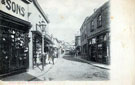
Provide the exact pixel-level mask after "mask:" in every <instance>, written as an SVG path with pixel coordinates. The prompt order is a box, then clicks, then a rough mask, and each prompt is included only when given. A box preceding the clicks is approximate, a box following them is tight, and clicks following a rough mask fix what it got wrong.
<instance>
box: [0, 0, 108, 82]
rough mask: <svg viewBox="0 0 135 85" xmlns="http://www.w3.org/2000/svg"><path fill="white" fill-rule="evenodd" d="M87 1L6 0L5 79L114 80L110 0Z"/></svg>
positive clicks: (1, 14)
mask: <svg viewBox="0 0 135 85" xmlns="http://www.w3.org/2000/svg"><path fill="white" fill-rule="evenodd" d="M81 2H82V0H79V1H78V2H74V0H67V1H62V0H55V1H53V0H0V6H1V8H0V80H2V81H66V80H69V81H96V80H97V81H104V80H109V79H110V70H111V69H110V67H109V66H110V25H109V23H110V16H109V8H110V6H109V1H108V0H101V1H99V2H97V1H93V0H86V1H83V2H82V3H81ZM54 3H55V4H54ZM52 4H53V5H52ZM88 10H89V11H88Z"/></svg>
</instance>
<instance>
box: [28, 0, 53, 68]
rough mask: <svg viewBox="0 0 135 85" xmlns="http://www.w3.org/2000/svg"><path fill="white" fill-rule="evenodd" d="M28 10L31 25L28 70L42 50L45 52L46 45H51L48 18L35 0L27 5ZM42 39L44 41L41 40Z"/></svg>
mask: <svg viewBox="0 0 135 85" xmlns="http://www.w3.org/2000/svg"><path fill="white" fill-rule="evenodd" d="M28 10H29V13H28V17H29V22H31V24H32V28H31V29H30V32H29V36H30V43H29V68H32V67H33V66H34V65H35V62H34V61H35V59H37V58H38V56H39V54H41V53H42V50H44V51H46V50H47V49H46V45H47V44H49V43H51V39H50V37H48V27H47V26H48V24H49V20H48V17H47V16H46V14H45V13H44V11H43V10H42V9H41V7H40V5H39V4H38V2H37V0H33V2H32V3H31V4H30V5H29V9H28ZM43 34H44V36H43ZM43 37H44V39H42V38H43ZM43 40H44V41H43ZM43 44H44V46H43ZM42 47H43V48H42Z"/></svg>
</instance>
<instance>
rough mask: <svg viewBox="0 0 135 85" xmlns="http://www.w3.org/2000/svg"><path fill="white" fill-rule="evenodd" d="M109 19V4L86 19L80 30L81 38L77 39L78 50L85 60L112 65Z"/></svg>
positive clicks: (77, 37)
mask: <svg viewBox="0 0 135 85" xmlns="http://www.w3.org/2000/svg"><path fill="white" fill-rule="evenodd" d="M109 18H110V16H109V2H106V3H105V4H103V5H102V6H101V7H100V8H98V9H97V10H94V13H93V14H92V15H91V16H89V17H86V18H85V20H84V22H83V24H82V26H81V28H80V36H76V37H75V41H76V43H75V46H76V50H79V51H80V54H81V56H82V57H83V58H84V59H87V60H90V61H94V62H98V63H103V64H109V63H110V25H109V23H110V21H109Z"/></svg>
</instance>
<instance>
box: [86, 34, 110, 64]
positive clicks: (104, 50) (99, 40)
mask: <svg viewBox="0 0 135 85" xmlns="http://www.w3.org/2000/svg"><path fill="white" fill-rule="evenodd" d="M88 50H89V52H88V55H89V60H92V61H95V62H99V63H104V64H109V62H110V61H109V55H110V54H109V53H108V52H109V34H108V33H104V34H100V35H97V36H95V37H92V38H91V39H89V45H88Z"/></svg>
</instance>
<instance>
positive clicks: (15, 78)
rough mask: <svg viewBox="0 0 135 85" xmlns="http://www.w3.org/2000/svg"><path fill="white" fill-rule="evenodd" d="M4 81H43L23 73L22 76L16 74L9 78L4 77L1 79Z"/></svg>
mask: <svg viewBox="0 0 135 85" xmlns="http://www.w3.org/2000/svg"><path fill="white" fill-rule="evenodd" d="M1 80H2V81H32V80H34V81H41V80H40V79H38V78H37V77H35V76H33V75H30V74H28V73H26V72H24V73H21V74H16V75H13V76H8V77H4V78H2V79H1Z"/></svg>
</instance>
